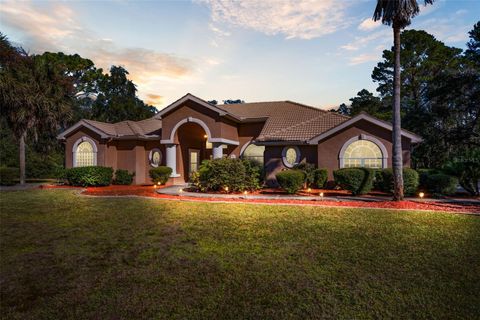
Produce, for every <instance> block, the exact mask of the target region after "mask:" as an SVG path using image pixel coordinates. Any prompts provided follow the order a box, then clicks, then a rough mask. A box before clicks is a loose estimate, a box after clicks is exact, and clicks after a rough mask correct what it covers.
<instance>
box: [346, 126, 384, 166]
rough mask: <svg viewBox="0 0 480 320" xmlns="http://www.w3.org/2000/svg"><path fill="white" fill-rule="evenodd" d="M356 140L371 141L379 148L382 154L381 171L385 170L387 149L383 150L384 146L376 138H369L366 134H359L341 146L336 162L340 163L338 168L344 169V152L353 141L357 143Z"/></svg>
mask: <svg viewBox="0 0 480 320" xmlns="http://www.w3.org/2000/svg"><path fill="white" fill-rule="evenodd" d="M358 140H368V141H371V142H373V143H375V144H376V145H377V146H378V147H379V148H380V151H381V152H382V169H385V168H387V167H388V165H387V163H388V162H387V160H388V152H387V148H385V145H384V144H383V143H382V142H381V141H380V140H378V139H377V138H375V137H373V136H369V135H366V134H360V135H358V136H355V137H352V138H350V139H349V140H348V141H347V142H345V143H344V144H343V146H342V148H341V149H340V153H339V154H338V160H339V162H340V168H344V155H345V151H346V150H347V148H348V146H349V145H350V144H351V143H352V142H355V141H358Z"/></svg>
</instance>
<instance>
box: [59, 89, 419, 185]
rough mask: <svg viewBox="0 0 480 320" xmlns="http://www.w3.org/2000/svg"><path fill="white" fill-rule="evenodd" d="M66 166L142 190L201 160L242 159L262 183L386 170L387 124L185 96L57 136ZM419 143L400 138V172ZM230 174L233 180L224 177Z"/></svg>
mask: <svg viewBox="0 0 480 320" xmlns="http://www.w3.org/2000/svg"><path fill="white" fill-rule="evenodd" d="M58 139H60V140H61V141H63V142H64V144H65V159H66V167H67V168H70V167H78V166H90V165H98V166H107V167H112V168H113V169H126V170H128V171H130V172H135V180H134V183H136V184H145V183H150V178H149V173H148V172H149V169H150V168H153V167H157V166H160V165H162V166H168V167H170V168H172V170H173V172H172V175H171V179H170V183H183V182H185V181H188V177H189V175H190V174H191V173H192V172H194V171H196V170H197V169H198V167H199V165H200V163H201V161H202V160H204V159H217V158H221V157H231V158H239V157H241V158H248V159H254V160H257V161H258V162H259V163H261V164H262V165H263V166H264V169H265V173H266V181H267V183H268V184H270V185H275V184H276V179H275V174H276V173H277V172H279V171H280V170H283V169H285V168H291V167H293V166H294V165H295V164H297V163H300V162H308V163H312V164H315V165H316V166H317V167H319V168H327V169H328V171H329V177H330V179H331V178H332V176H333V175H332V172H333V170H335V169H338V168H344V167H369V168H388V167H391V165H392V125H391V123H389V122H385V121H382V120H379V119H377V118H374V117H372V116H370V115H368V114H366V113H361V114H359V115H357V116H354V117H347V116H343V115H340V114H337V113H334V112H329V111H325V110H321V109H317V108H314V107H311V106H307V105H304V104H300V103H297V102H292V101H271V102H254V103H243V104H230V105H212V104H210V103H208V102H207V101H205V100H202V99H200V98H198V97H196V96H194V95H192V94H187V95H185V96H183V97H182V98H180V99H178V100H177V101H175V102H173V103H172V104H170V105H169V106H167V107H166V108H164V109H163V110H161V111H160V112H159V113H158V114H156V115H155V116H153V117H152V118H150V119H146V120H142V121H122V122H118V123H104V122H98V121H92V120H81V121H79V122H78V123H76V124H75V125H73V126H71V127H70V128H68V129H67V130H65V131H64V132H63V133H61V134H60V135H59V136H58ZM420 141H421V138H420V137H419V136H418V135H416V134H413V133H411V132H408V131H406V130H403V131H402V149H403V161H404V166H406V167H408V166H410V151H411V148H412V145H413V144H416V143H418V142H420ZM232 174H235V173H234V172H232Z"/></svg>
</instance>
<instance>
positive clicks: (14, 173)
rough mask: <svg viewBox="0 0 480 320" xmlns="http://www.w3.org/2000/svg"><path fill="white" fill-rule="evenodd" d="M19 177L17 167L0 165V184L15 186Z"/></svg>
mask: <svg viewBox="0 0 480 320" xmlns="http://www.w3.org/2000/svg"><path fill="white" fill-rule="evenodd" d="M17 178H18V169H17V168H8V167H0V185H2V186H13V185H14V184H15V179H17Z"/></svg>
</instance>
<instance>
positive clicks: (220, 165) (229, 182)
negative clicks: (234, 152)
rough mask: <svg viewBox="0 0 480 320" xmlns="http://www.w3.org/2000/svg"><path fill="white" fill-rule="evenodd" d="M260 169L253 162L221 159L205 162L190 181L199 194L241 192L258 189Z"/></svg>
mask: <svg viewBox="0 0 480 320" xmlns="http://www.w3.org/2000/svg"><path fill="white" fill-rule="evenodd" d="M260 174H261V168H260V167H259V166H258V165H256V163H255V162H254V161H249V160H242V159H231V158H222V159H214V160H205V161H203V162H202V164H201V165H200V167H199V169H198V171H197V172H195V173H194V174H192V176H191V177H190V181H191V182H192V183H193V185H194V186H195V188H196V189H197V190H199V191H201V192H207V191H221V190H225V188H227V187H228V191H229V192H241V191H245V190H256V189H258V188H260Z"/></svg>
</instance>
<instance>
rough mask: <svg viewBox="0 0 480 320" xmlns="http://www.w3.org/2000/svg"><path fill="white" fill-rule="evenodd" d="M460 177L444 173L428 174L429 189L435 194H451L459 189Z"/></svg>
mask: <svg viewBox="0 0 480 320" xmlns="http://www.w3.org/2000/svg"><path fill="white" fill-rule="evenodd" d="M457 185H458V179H457V178H456V177H454V176H450V175H448V174H444V173H436V174H432V175H429V176H428V179H427V189H428V191H429V192H431V193H433V194H434V195H451V194H454V193H455V192H456V191H457Z"/></svg>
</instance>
